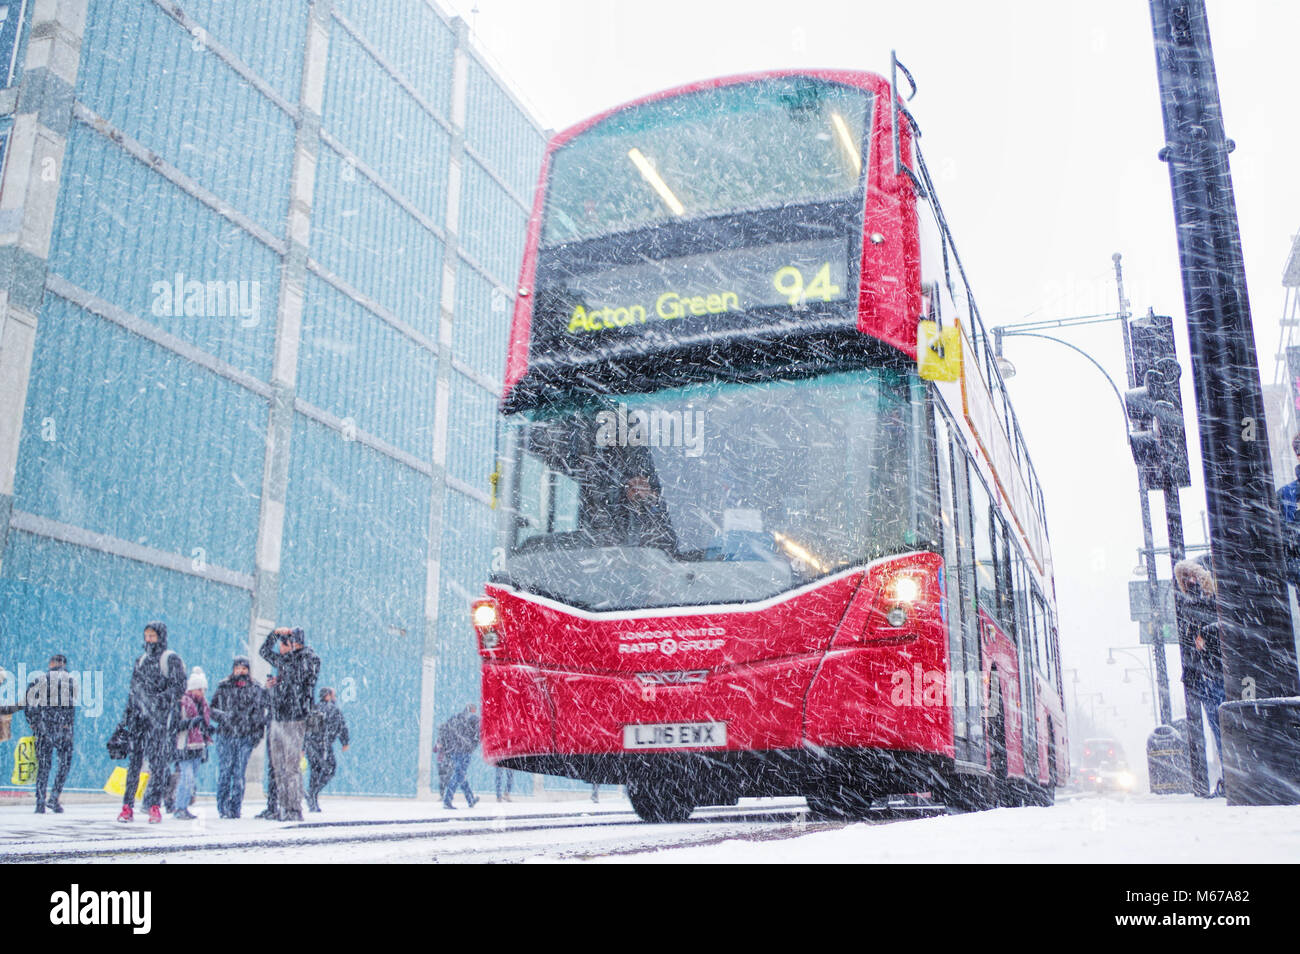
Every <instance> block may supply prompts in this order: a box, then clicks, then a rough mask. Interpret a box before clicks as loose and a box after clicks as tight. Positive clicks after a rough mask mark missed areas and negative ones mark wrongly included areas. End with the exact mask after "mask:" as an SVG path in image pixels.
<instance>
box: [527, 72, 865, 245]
mask: <svg viewBox="0 0 1300 954" xmlns="http://www.w3.org/2000/svg"><path fill="white" fill-rule="evenodd" d="M870 107H871V96H870V94H868V93H866V92H864V91H863V90H860V89H855V88H853V87H848V86H840V85H838V84H835V83H827V82H823V81H821V80H815V79H811V78H808V77H798V76H796V77H783V78H779V79H770V80H763V81H761V82H757V83H744V84H737V85H732V86H724V87H721V88H720V89H710V90H703V91H701V92H697V93H688V94H685V95H682V96H675V97H672V98H671V99H665V100H660V101H658V102H653V103H647V104H645V105H643V106H636V107H633V108H630V109H625V110H623V111H621V112H619V113H617V114H615V115H614V116H611V117H610V118H609V119H606V120H604V121H602V122H600V123H598V124H596V125H595V126H594V127H592V128H591V129H589V130H587V131H586V132H583V133H581V134H580V135H578V136H577V137H575V138H574V139H573V140H571V141H570V142H568V143H567V144H565V145H564V146H562V147H561V148H560V149H559V150H557V151H556V153H555V155H554V156H553V157H552V160H551V174H550V183H551V184H550V190H549V192H548V195H547V201H546V219H545V224H544V226H543V233H542V242H543V245H557V244H560V243H563V242H573V241H582V240H585V239H591V238H596V237H599V236H602V235H611V234H614V233H617V232H627V231H630V230H632V229H636V228H641V227H644V226H650V225H659V224H662V223H665V222H671V221H675V220H687V219H699V218H705V217H708V216H711V215H718V214H722V213H732V212H742V211H748V210H756V209H767V208H776V207H779V206H782V205H791V204H797V203H806V202H815V201H823V200H826V199H831V198H837V197H842V196H846V195H850V194H852V193H853V192H855V191H857V189H858V184H859V182H860V181H861V177H862V171H863V167H864V165H865V163H864V159H863V157H864V155H865V151H864V142H865V139H866V130H867V123H868V117H869V116H870Z"/></svg>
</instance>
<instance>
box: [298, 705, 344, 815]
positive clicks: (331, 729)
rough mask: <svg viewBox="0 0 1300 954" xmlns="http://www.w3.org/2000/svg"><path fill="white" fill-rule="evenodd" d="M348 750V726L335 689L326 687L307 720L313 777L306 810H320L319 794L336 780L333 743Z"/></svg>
mask: <svg viewBox="0 0 1300 954" xmlns="http://www.w3.org/2000/svg"><path fill="white" fill-rule="evenodd" d="M335 739H338V740H339V741H341V742H342V743H343V751H344V752H346V751H347V750H348V724H347V722H345V721H344V719H343V713H342V712H340V711H339V707H338V706H337V705H335V703H334V690H333V689H331V688H329V687H328V686H326V687H325V688H324V689H322V690H321V691H320V702H319V703H317V704H316V708H315V709H314V710H312V713H311V715H309V716H308V717H307V767H308V768H309V769H311V777H310V779H309V780H308V783H307V807H308V808H309V809H310V810H311V811H313V812H318V811H320V793H321V789H323V788H324V787H325V786H326V785H328V784H329V781H330V779H332V778H333V777H334V772H335V770H336V769H337V765H336V764H335V762H334V740H335Z"/></svg>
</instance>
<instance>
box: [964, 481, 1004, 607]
mask: <svg viewBox="0 0 1300 954" xmlns="http://www.w3.org/2000/svg"><path fill="white" fill-rule="evenodd" d="M989 508H990V504H989V494H988V491H987V490H986V489H985V487H984V481H983V480H982V479H981V478H980V475H979V473H978V472H976V470H975V468H973V467H972V468H971V474H970V512H971V534H972V537H973V539H974V543H975V587H976V599H977V600H978V602H979V606H980V608H981V609H983V610H984V611H985V612H986V613H988V614H989V615H990V616H992V617H993V618H994V619H995V620H996V619H999V618H1000V617H1001V613H1000V612H999V611H998V606H997V599H998V582H997V569H996V564H995V563H994V560H993V534H992V528H991V527H990V525H989Z"/></svg>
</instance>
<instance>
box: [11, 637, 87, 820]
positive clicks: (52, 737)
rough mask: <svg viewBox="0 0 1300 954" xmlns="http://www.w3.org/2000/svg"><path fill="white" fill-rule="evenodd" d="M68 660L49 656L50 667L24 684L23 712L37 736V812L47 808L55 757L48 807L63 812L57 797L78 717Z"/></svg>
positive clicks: (65, 777)
mask: <svg viewBox="0 0 1300 954" xmlns="http://www.w3.org/2000/svg"><path fill="white" fill-rule="evenodd" d="M67 665H68V660H67V657H66V656H64V655H63V654H62V653H55V654H54V655H53V656H51V657H50V668H49V669H47V670H46V671H45V672H38V673H37V674H36V675H34V676H32V679H31V681H30V682H29V683H28V684H27V693H26V695H25V697H24V703H25V704H24V708H23V712H24V714H25V715H26V716H27V724H28V725H29V726H31V729H32V735H34V736H35V737H36V811H37V812H38V813H41V814H43V813H44V812H45V809H46V807H47V802H46V800H45V793H46V789H47V786H48V785H49V781H50V768H51V767H52V766H53V764H54V756H55V755H56V754H57V755H58V757H59V771H58V774H56V775H55V776H54V787H53V789H51V790H50V797H49V802H48V808H49V809H50V811H52V812H62V811H63V806H62V805H60V804H59V796H60V795H61V794H63V784H64V783H65V782H66V781H67V780H68V770H69V769H70V768H72V735H73V732H72V730H73V724H74V721H75V716H76V714H77V708H76V707H77V681H76V680H75V679H74V678H73V677H72V674H71V673H69V672H68V671H67Z"/></svg>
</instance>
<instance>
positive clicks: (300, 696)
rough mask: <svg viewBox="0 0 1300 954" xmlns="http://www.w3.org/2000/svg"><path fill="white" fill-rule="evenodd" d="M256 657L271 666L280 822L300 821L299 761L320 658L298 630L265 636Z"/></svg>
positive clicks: (272, 736) (274, 768)
mask: <svg viewBox="0 0 1300 954" xmlns="http://www.w3.org/2000/svg"><path fill="white" fill-rule="evenodd" d="M259 654H260V655H261V657H262V658H263V659H265V660H266V661H267V662H269V663H270V664H271V665H272V666H274V667H275V669H276V672H275V681H274V683H273V684H272V686H271V729H270V732H269V733H268V734H269V736H270V742H271V769H272V772H273V773H274V775H275V793H276V807H277V809H278V816H279V818H280V819H281V820H286V819H287V820H293V821H301V820H302V795H303V792H302V770H301V768H300V767H299V763H300V762H301V761H302V750H303V744H304V742H305V739H306V729H307V715H308V713H310V712H311V710H312V700H313V696H314V693H315V690H316V677H317V676H318V675H319V674H320V657H319V656H317V655H316V654H315V653H314V652H312V651H311V650H310V649H308V648H307V646H306V645H305V637H304V635H303V631H302V630H301V629H289V628H288V627H281V628H279V629H276V630H273V631H272V632H270V633H268V634H267V636H266V640H265V641H264V642H263V643H262V648H261V650H259Z"/></svg>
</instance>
